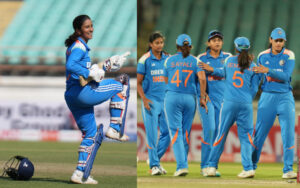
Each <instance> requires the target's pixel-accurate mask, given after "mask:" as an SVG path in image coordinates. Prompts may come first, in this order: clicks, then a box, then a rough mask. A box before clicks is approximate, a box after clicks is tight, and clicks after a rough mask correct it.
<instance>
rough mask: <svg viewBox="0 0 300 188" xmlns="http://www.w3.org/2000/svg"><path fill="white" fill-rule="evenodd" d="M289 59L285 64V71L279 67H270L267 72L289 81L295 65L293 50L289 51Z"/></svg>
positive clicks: (273, 76) (276, 77)
mask: <svg viewBox="0 0 300 188" xmlns="http://www.w3.org/2000/svg"><path fill="white" fill-rule="evenodd" d="M288 56H289V57H288V59H287V60H286V62H285V63H284V65H283V71H281V70H278V69H269V72H268V73H267V74H268V75H269V76H270V77H272V78H275V79H278V80H281V81H283V82H288V81H290V79H291V76H292V73H293V70H294V67H295V55H294V53H293V52H292V51H290V50H289V51H288Z"/></svg>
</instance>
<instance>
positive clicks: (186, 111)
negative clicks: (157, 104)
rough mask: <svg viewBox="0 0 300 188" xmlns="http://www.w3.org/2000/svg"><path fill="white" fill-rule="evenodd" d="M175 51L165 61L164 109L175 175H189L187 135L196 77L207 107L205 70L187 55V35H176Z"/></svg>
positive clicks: (190, 120) (189, 40)
mask: <svg viewBox="0 0 300 188" xmlns="http://www.w3.org/2000/svg"><path fill="white" fill-rule="evenodd" d="M176 44H177V51H178V52H177V54H175V55H173V56H171V57H169V58H168V59H167V60H166V61H165V65H164V76H165V82H166V84H167V91H166V95H165V106H164V110H165V113H166V117H167V124H168V127H169V131H170V135H171V140H172V145H173V151H174V155H175V158H176V162H177V168H176V171H175V173H174V176H185V175H187V174H188V161H187V157H188V151H189V136H190V130H191V126H192V122H193V119H194V115H195V111H196V84H197V76H198V78H199V82H200V87H201V92H202V93H201V100H200V102H201V106H202V107H205V108H206V102H205V100H206V93H205V88H206V80H205V73H204V71H202V69H201V68H200V67H199V66H198V62H199V60H198V59H197V58H196V57H194V56H192V55H190V50H191V48H192V40H191V38H190V37H189V36H188V35H186V34H181V35H179V36H178V37H177V40H176Z"/></svg>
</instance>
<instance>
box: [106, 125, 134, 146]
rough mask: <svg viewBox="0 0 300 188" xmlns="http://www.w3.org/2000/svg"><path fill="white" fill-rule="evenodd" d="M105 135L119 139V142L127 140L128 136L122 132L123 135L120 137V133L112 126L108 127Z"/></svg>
mask: <svg viewBox="0 0 300 188" xmlns="http://www.w3.org/2000/svg"><path fill="white" fill-rule="evenodd" d="M105 136H106V137H107V138H110V139H114V140H119V141H121V142H125V141H128V140H129V137H128V136H127V135H126V134H123V136H122V137H121V138H120V133H119V132H118V131H117V130H115V129H114V128H111V127H109V128H108V130H107V132H106V134H105Z"/></svg>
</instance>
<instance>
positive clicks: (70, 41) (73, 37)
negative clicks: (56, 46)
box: [65, 32, 78, 47]
mask: <svg viewBox="0 0 300 188" xmlns="http://www.w3.org/2000/svg"><path fill="white" fill-rule="evenodd" d="M77 38H78V35H77V34H76V32H74V33H73V34H72V35H70V36H69V37H68V38H67V39H66V40H65V46H66V47H70V46H71V45H72V44H73V43H74V42H75V41H76V40H77Z"/></svg>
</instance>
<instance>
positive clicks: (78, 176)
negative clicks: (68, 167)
mask: <svg viewBox="0 0 300 188" xmlns="http://www.w3.org/2000/svg"><path fill="white" fill-rule="evenodd" d="M82 177H83V172H82V171H80V170H77V169H76V170H75V171H74V173H73V175H72V177H71V182H73V183H77V184H98V181H97V180H94V179H93V177H92V176H89V177H88V179H87V180H85V181H82Z"/></svg>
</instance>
